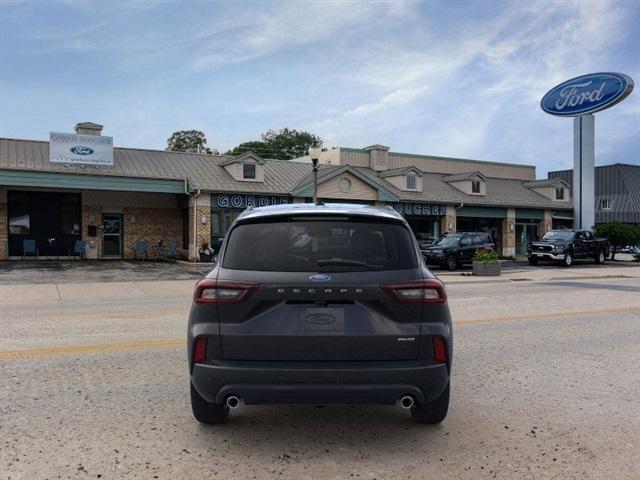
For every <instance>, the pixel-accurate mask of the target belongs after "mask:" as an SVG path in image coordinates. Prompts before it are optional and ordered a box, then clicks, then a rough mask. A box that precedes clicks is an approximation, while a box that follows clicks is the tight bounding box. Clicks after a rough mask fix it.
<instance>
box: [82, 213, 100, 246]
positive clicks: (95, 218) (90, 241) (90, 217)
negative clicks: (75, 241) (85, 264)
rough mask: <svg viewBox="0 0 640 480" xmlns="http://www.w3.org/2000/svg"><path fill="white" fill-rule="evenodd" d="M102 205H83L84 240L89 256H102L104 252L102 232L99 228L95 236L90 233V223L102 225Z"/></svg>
mask: <svg viewBox="0 0 640 480" xmlns="http://www.w3.org/2000/svg"><path fill="white" fill-rule="evenodd" d="M101 215H102V209H101V207H94V206H87V205H83V206H82V226H81V228H82V240H84V242H85V243H86V253H87V258H100V255H101V252H102V234H101V232H100V229H99V228H98V230H97V232H96V236H95V237H90V236H89V235H88V230H87V227H88V226H89V225H96V226H100V224H101V223H102V217H101Z"/></svg>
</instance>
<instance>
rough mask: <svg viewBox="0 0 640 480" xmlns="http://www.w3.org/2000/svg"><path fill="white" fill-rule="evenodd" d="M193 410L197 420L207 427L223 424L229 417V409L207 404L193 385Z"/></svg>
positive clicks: (224, 406)
mask: <svg viewBox="0 0 640 480" xmlns="http://www.w3.org/2000/svg"><path fill="white" fill-rule="evenodd" d="M191 410H192V411H193V416H194V417H195V419H196V420H197V421H198V422H200V423H204V424H205V425H215V424H217V423H222V422H224V421H225V420H226V419H227V417H228V416H229V407H227V406H226V405H222V404H219V403H209V402H207V401H206V400H205V399H204V398H202V397H201V396H200V394H199V393H198V391H197V390H196V389H195V388H194V387H193V384H191Z"/></svg>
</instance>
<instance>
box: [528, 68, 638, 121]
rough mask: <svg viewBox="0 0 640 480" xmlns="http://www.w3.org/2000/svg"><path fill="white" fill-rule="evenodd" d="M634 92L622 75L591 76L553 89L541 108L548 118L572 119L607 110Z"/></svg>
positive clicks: (629, 80) (628, 78)
mask: <svg viewBox="0 0 640 480" xmlns="http://www.w3.org/2000/svg"><path fill="white" fill-rule="evenodd" d="M631 90H633V80H632V79H631V78H630V77H628V76H627V75H624V74H622V73H610V72H604V73H591V74H589V75H582V76H580V77H576V78H572V79H571V80H567V81H566V82H563V83H561V84H560V85H558V86H556V87H553V88H552V89H551V90H549V91H548V92H547V94H546V95H545V96H544V97H542V101H541V102H540V106H541V107H542V109H543V110H544V111H545V112H547V113H550V114H551V115H559V116H562V117H575V116H578V115H585V114H587V113H593V112H597V111H600V110H604V109H605V108H609V107H611V106H613V105H615V104H616V103H618V102H620V101H622V100H623V99H624V98H626V97H627V96H628V95H629V94H630V93H631Z"/></svg>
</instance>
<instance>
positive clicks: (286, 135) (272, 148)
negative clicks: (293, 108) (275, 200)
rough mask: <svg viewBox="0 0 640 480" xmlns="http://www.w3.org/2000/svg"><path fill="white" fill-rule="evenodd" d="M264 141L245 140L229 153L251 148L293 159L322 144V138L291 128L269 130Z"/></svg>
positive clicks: (264, 155)
mask: <svg viewBox="0 0 640 480" xmlns="http://www.w3.org/2000/svg"><path fill="white" fill-rule="evenodd" d="M261 138H262V141H253V142H244V143H241V144H240V145H238V146H237V147H235V148H233V149H231V150H229V151H228V152H227V155H239V154H241V153H245V152H247V151H249V150H252V151H254V152H255V153H256V154H258V155H260V156H261V157H267V158H276V159H280V160H291V159H292V158H297V157H303V156H305V155H307V152H308V151H309V147H310V146H312V145H316V146H322V139H321V138H320V137H318V136H317V135H313V134H312V133H309V132H305V131H298V130H294V129H289V128H283V129H282V130H279V131H277V132H276V131H275V130H269V131H267V132H265V133H263V134H262V135H261Z"/></svg>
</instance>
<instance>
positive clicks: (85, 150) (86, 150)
mask: <svg viewBox="0 0 640 480" xmlns="http://www.w3.org/2000/svg"><path fill="white" fill-rule="evenodd" d="M69 150H71V153H74V154H76V155H91V154H93V153H95V150H94V149H93V148H91V147H82V146H80V145H76V146H75V147H71V148H70V149H69Z"/></svg>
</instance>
